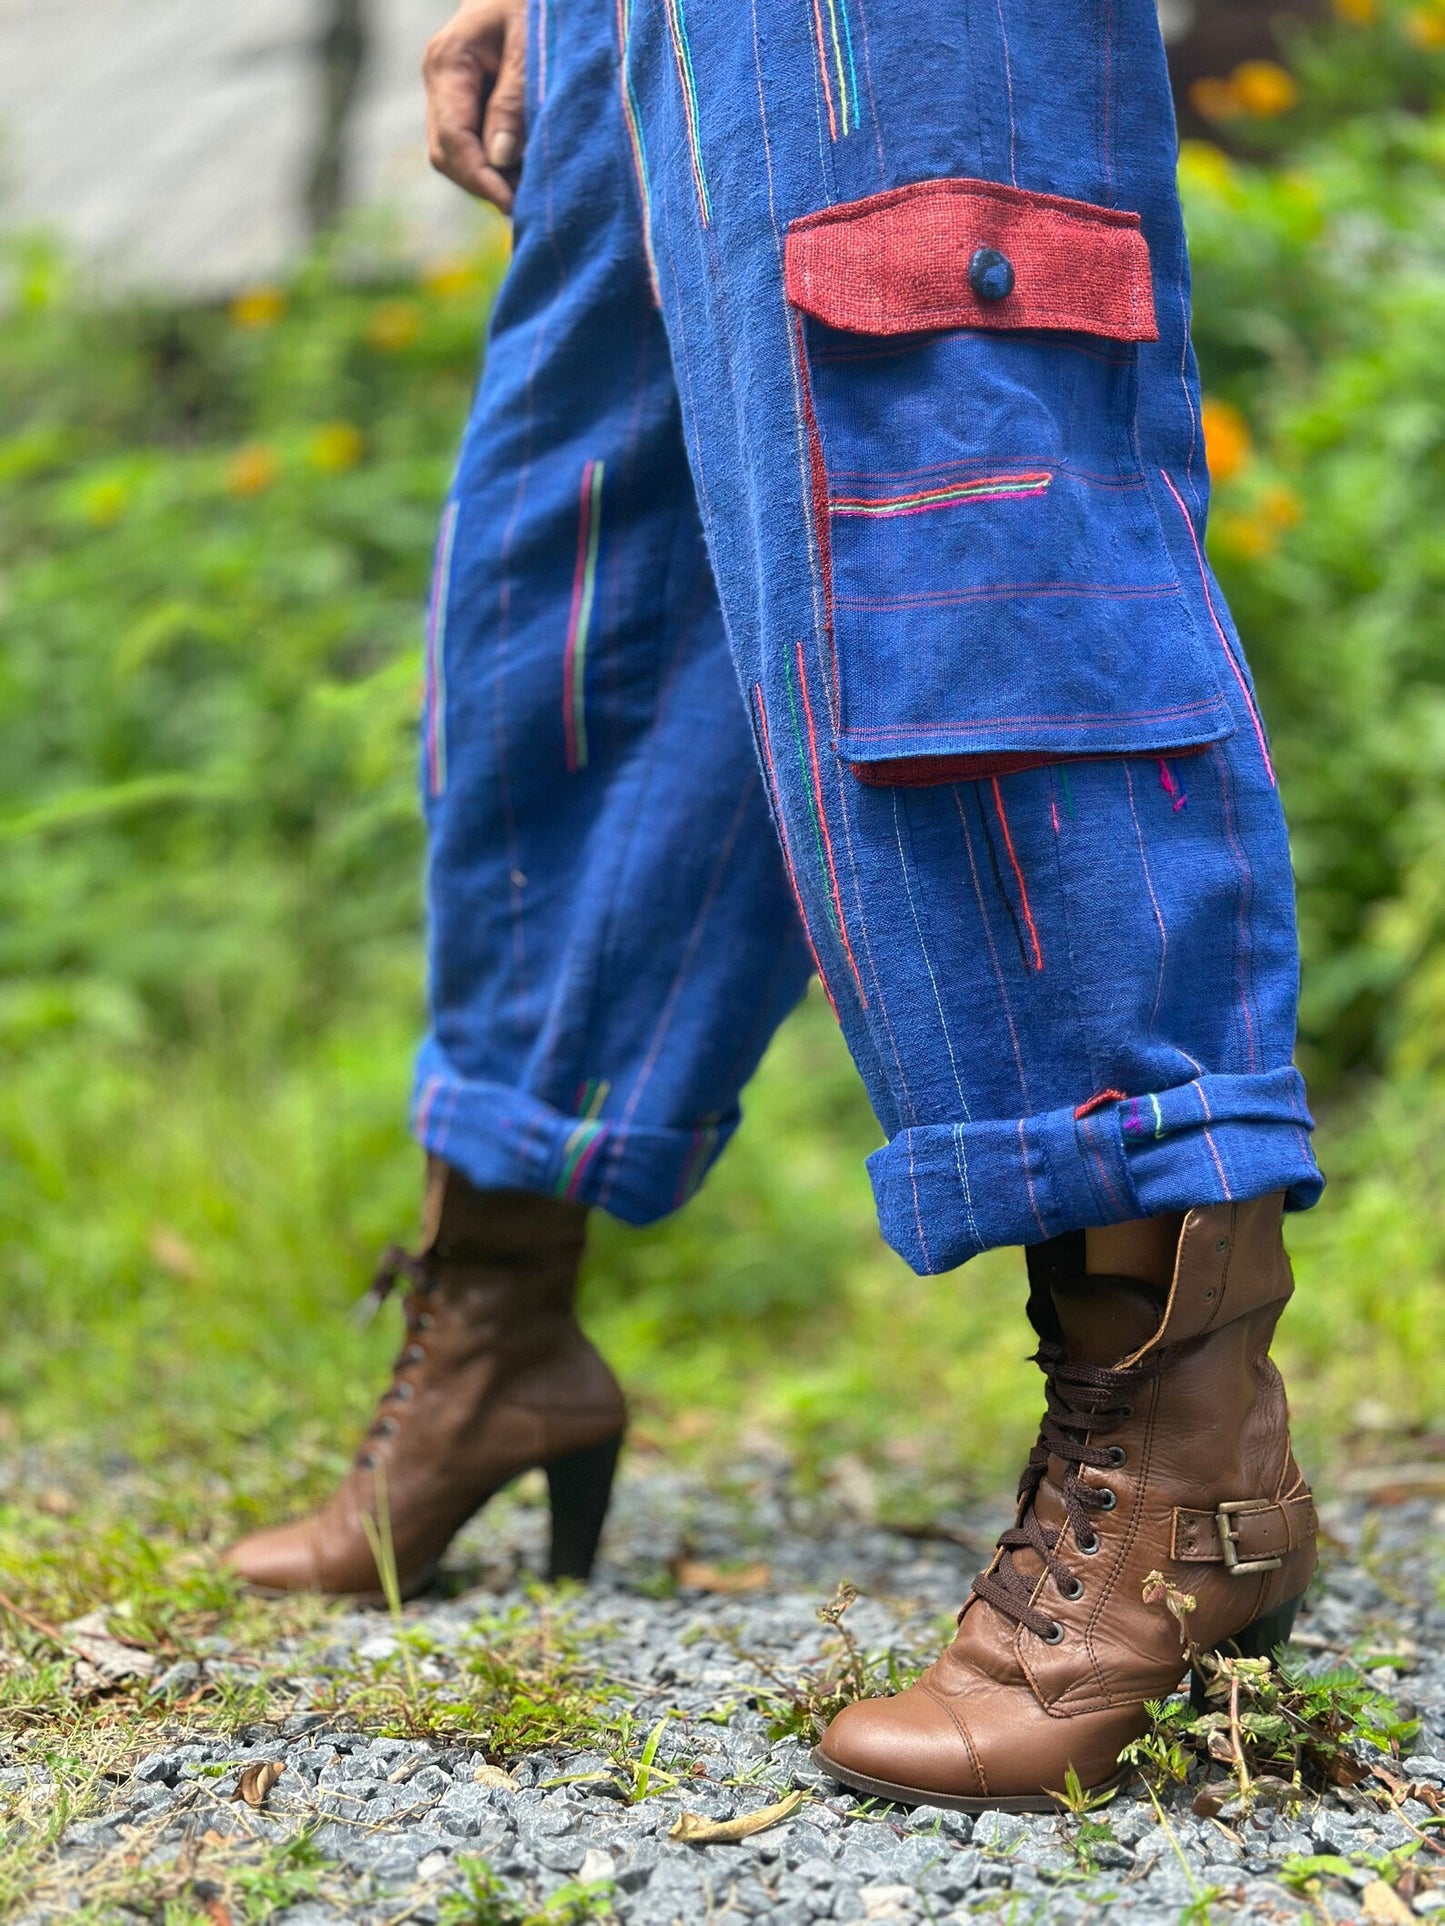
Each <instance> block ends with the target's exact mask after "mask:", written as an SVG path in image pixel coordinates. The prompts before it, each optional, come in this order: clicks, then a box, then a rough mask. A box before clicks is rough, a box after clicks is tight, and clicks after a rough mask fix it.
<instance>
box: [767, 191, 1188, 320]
mask: <svg viewBox="0 0 1445 1926" xmlns="http://www.w3.org/2000/svg"><path fill="white" fill-rule="evenodd" d="M981 247H991V248H997V249H998V250H999V252H1000V253H1002V254H1006V255H1007V256H1008V258H1009V260H1010V261H1011V262H1012V263H1013V269H1014V276H1015V282H1014V289H1013V292H1012V293H1011V294H1007V295H1005V296H1004V297H1003V299H1002V300H1000V301H982V300H980V299H979V297H978V296H977V295H976V294H975V293H974V291H973V289H972V288H971V287H970V285H969V280H968V266H969V262H970V261H971V260H972V259H973V256H974V253H975V252H976V250H977V249H979V248H981ZM783 272H784V283H785V286H786V289H787V295H788V299H789V301H791V302H792V304H793V306H794V307H797V308H801V309H802V310H803V311H804V313H806V314H811V315H813V316H814V317H815V318H816V319H817V320H819V321H824V322H826V323H827V325H828V326H829V327H830V328H842V329H845V330H847V331H848V332H850V333H853V334H876V335H887V334H916V333H920V332H925V331H927V330H928V329H931V328H1066V329H1069V330H1070V331H1073V332H1077V333H1081V334H1095V335H1103V336H1106V337H1108V338H1109V339H1111V340H1114V341H1157V340H1158V338H1159V330H1158V327H1157V326H1156V324H1155V320H1154V289H1153V283H1152V279H1151V276H1150V272H1149V244H1148V242H1147V241H1146V240H1145V239H1144V235H1143V231H1142V229H1141V227H1140V224H1139V216H1138V215H1137V214H1131V213H1128V212H1126V211H1124V210H1122V209H1119V208H1113V207H1093V206H1091V205H1090V204H1089V203H1088V202H1087V201H1069V200H1063V199H1061V198H1060V197H1059V196H1058V195H1056V194H1030V193H1027V192H1025V191H1024V190H1023V189H1021V188H1017V187H1001V186H999V185H998V184H997V183H996V182H994V181H971V180H934V181H916V182H914V183H913V185H912V186H910V187H895V188H893V189H891V190H890V191H889V192H888V193H886V194H872V195H870V196H869V197H868V198H867V199H866V200H861V201H848V202H845V203H844V204H843V205H842V206H840V207H829V208H824V209H823V210H822V212H821V213H818V214H807V215H804V217H803V218H802V219H801V220H797V221H794V222H793V223H792V224H791V226H790V227H789V228H788V238H787V243H786V248H785V253H784V263H783Z"/></svg>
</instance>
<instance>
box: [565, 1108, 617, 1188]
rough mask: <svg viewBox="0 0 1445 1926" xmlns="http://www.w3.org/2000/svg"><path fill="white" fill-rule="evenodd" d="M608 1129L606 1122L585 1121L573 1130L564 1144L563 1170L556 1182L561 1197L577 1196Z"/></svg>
mask: <svg viewBox="0 0 1445 1926" xmlns="http://www.w3.org/2000/svg"><path fill="white" fill-rule="evenodd" d="M607 1131H608V1126H607V1125H606V1124H604V1123H590V1122H584V1123H579V1124H578V1125H577V1127H576V1128H575V1129H574V1130H573V1131H572V1132H571V1134H570V1135H569V1137H568V1138H567V1141H566V1143H565V1144H564V1145H563V1146H562V1170H561V1174H560V1175H559V1177H558V1179H557V1183H556V1191H557V1195H558V1196H559V1197H574V1198H575V1197H576V1195H577V1193H578V1191H579V1190H580V1189H581V1188H582V1180H583V1178H584V1177H585V1176H586V1175H587V1171H588V1169H589V1168H590V1166H591V1164H592V1161H593V1159H594V1158H595V1157H596V1155H597V1152H598V1151H599V1150H600V1149H601V1147H602V1140H603V1138H604V1137H606V1135H607Z"/></svg>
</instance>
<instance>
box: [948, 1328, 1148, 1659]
mask: <svg viewBox="0 0 1445 1926" xmlns="http://www.w3.org/2000/svg"><path fill="white" fill-rule="evenodd" d="M1036 1362H1037V1363H1038V1364H1040V1365H1041V1366H1042V1367H1043V1369H1044V1372H1045V1374H1046V1377H1045V1384H1044V1397H1045V1406H1046V1408H1045V1412H1044V1419H1043V1423H1042V1424H1041V1425H1040V1427H1039V1435H1038V1441H1037V1443H1036V1444H1035V1445H1034V1448H1033V1450H1032V1451H1031V1452H1030V1453H1029V1456H1028V1462H1027V1464H1026V1465H1025V1466H1024V1470H1023V1476H1022V1477H1021V1478H1020V1479H1019V1488H1018V1499H1019V1517H1018V1522H1017V1523H1016V1524H1015V1525H1012V1526H1010V1528H1009V1529H1008V1530H1007V1531H1006V1532H1004V1533H1003V1534H1002V1536H1001V1537H1000V1538H999V1541H998V1549H999V1554H1000V1555H999V1556H998V1557H997V1558H996V1559H995V1561H994V1564H993V1566H992V1567H991V1569H990V1570H988V1571H986V1572H980V1573H979V1575H978V1577H977V1578H975V1579H974V1581H973V1591H974V1593H975V1595H976V1596H977V1597H979V1598H982V1599H984V1600H986V1602H987V1603H988V1604H990V1605H992V1606H993V1607H994V1609H995V1610H996V1611H999V1612H1002V1613H1003V1614H1004V1616H1005V1617H1007V1618H1011V1619H1014V1620H1015V1621H1016V1622H1017V1623H1018V1624H1020V1625H1023V1626H1026V1627H1027V1628H1028V1630H1029V1631H1031V1632H1032V1633H1034V1634H1035V1636H1036V1637H1038V1638H1041V1639H1043V1640H1044V1641H1045V1642H1046V1643H1047V1644H1050V1645H1057V1644H1058V1642H1059V1641H1060V1639H1062V1638H1063V1636H1064V1631H1063V1627H1062V1626H1061V1625H1060V1624H1059V1622H1058V1621H1057V1619H1054V1618H1051V1617H1050V1616H1049V1615H1048V1613H1047V1612H1045V1611H1043V1610H1041V1609H1040V1608H1039V1606H1038V1604H1037V1603H1036V1602H1035V1594H1036V1592H1037V1591H1038V1589H1039V1578H1038V1575H1037V1574H1036V1573H1033V1572H1028V1571H1021V1570H1020V1569H1019V1567H1018V1566H1017V1565H1016V1564H1015V1563H1014V1559H1013V1554H1014V1553H1015V1552H1022V1551H1030V1552H1033V1553H1034V1554H1035V1555H1036V1556H1037V1557H1038V1559H1039V1560H1040V1562H1041V1563H1042V1565H1043V1567H1044V1572H1045V1574H1046V1575H1047V1576H1048V1578H1049V1579H1051V1580H1052V1582H1053V1584H1054V1587H1055V1589H1056V1590H1057V1591H1058V1593H1059V1594H1060V1596H1061V1597H1064V1598H1069V1599H1073V1598H1077V1597H1078V1596H1079V1594H1080V1591H1081V1590H1082V1586H1081V1584H1080V1581H1079V1578H1078V1576H1077V1574H1076V1573H1074V1572H1073V1571H1071V1570H1070V1568H1069V1566H1068V1564H1067V1563H1066V1562H1065V1560H1064V1558H1063V1556H1062V1547H1063V1543H1064V1540H1065V1538H1066V1537H1067V1536H1069V1535H1072V1537H1073V1541H1074V1545H1075V1547H1076V1548H1077V1549H1078V1550H1079V1551H1080V1552H1082V1553H1084V1555H1085V1556H1090V1555H1092V1554H1093V1553H1094V1552H1096V1551H1097V1550H1098V1549H1099V1534H1098V1532H1097V1531H1096V1530H1095V1529H1094V1525H1093V1522H1092V1521H1093V1515H1094V1514H1096V1513H1099V1512H1106V1511H1112V1510H1113V1509H1114V1505H1115V1502H1116V1500H1115V1496H1114V1493H1113V1491H1112V1490H1111V1489H1110V1488H1109V1487H1108V1486H1107V1485H1086V1484H1084V1483H1082V1482H1081V1480H1080V1477H1079V1473H1080V1471H1081V1470H1082V1469H1083V1468H1084V1466H1086V1465H1087V1466H1088V1467H1089V1468H1090V1469H1091V1470H1097V1471H1104V1470H1108V1469H1111V1468H1114V1467H1117V1466H1119V1465H1121V1464H1122V1463H1123V1462H1124V1458H1123V1454H1122V1451H1121V1450H1120V1448H1119V1447H1117V1446H1113V1447H1111V1446H1109V1445H1101V1444H1096V1443H1095V1442H1094V1440H1095V1439H1096V1438H1097V1437H1098V1436H1099V1434H1100V1433H1101V1432H1102V1433H1105V1434H1107V1433H1108V1432H1110V1431H1112V1430H1115V1429H1116V1428H1117V1427H1118V1426H1119V1425H1121V1424H1123V1423H1125V1422H1126V1421H1127V1420H1128V1419H1129V1418H1130V1417H1132V1415H1133V1406H1132V1405H1131V1404H1129V1403H1128V1402H1127V1395H1126V1394H1127V1393H1129V1392H1130V1391H1133V1390H1134V1389H1135V1388H1136V1387H1137V1386H1138V1385H1140V1384H1141V1383H1142V1382H1143V1381H1144V1380H1145V1379H1146V1378H1148V1377H1150V1376H1152V1375H1153V1373H1154V1372H1155V1371H1156V1370H1157V1368H1158V1365H1157V1361H1152V1360H1151V1362H1150V1363H1148V1364H1146V1365H1141V1366H1137V1367H1136V1368H1134V1369H1133V1370H1129V1371H1115V1370H1109V1369H1107V1368H1106V1367H1103V1366H1100V1365H1094V1364H1080V1363H1075V1362H1071V1361H1070V1359H1069V1357H1068V1354H1067V1353H1066V1352H1065V1351H1064V1349H1063V1347H1062V1346H1061V1345H1052V1344H1045V1345H1042V1346H1040V1349H1039V1352H1038V1355H1037V1359H1036ZM1051 1458H1053V1459H1062V1461H1063V1463H1064V1464H1065V1466H1066V1467H1067V1471H1066V1473H1065V1476H1064V1479H1063V1481H1062V1483H1061V1485H1060V1486H1059V1495H1060V1498H1061V1499H1062V1502H1063V1507H1064V1513H1065V1520H1066V1522H1065V1524H1064V1525H1062V1526H1060V1527H1059V1528H1058V1529H1057V1530H1050V1529H1048V1528H1047V1527H1045V1526H1044V1525H1043V1524H1042V1523H1040V1520H1039V1516H1038V1512H1037V1510H1036V1508H1035V1507H1036V1501H1037V1498H1038V1493H1039V1487H1040V1486H1041V1485H1042V1484H1043V1482H1044V1479H1045V1478H1046V1477H1047V1476H1048V1470H1049V1461H1050V1459H1051ZM959 1616H960V1617H962V1614H961V1613H960V1615H959Z"/></svg>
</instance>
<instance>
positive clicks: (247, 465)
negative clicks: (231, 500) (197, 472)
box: [226, 441, 281, 495]
mask: <svg viewBox="0 0 1445 1926" xmlns="http://www.w3.org/2000/svg"><path fill="white" fill-rule="evenodd" d="M280 472H281V464H280V462H279V461H278V460H277V458H276V451H275V449H274V448H269V447H268V446H267V445H266V443H265V442H264V441H251V442H247V444H246V446H245V447H244V448H238V449H237V450H236V452H235V454H234V455H232V457H231V459H230V461H229V462H227V464H226V486H227V488H229V489H230V491H231V493H232V494H233V495H262V494H264V493H265V492H266V490H267V489H268V488H269V487H270V486H271V484H272V482H273V481H275V479H276V477H277V476H278V475H279V474H280Z"/></svg>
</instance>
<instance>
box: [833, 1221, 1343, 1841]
mask: <svg viewBox="0 0 1445 1926" xmlns="http://www.w3.org/2000/svg"><path fill="white" fill-rule="evenodd" d="M1281 1209H1282V1199H1281V1198H1280V1197H1279V1196H1278V1195H1276V1196H1273V1197H1266V1198H1261V1199H1259V1200H1258V1201H1257V1202H1254V1203H1247V1204H1220V1205H1215V1206H1212V1207H1210V1208H1208V1209H1204V1210H1193V1211H1190V1212H1189V1214H1188V1216H1187V1217H1186V1218H1185V1220H1184V1228H1183V1232H1182V1234H1181V1237H1180V1242H1179V1252H1178V1257H1177V1259H1176V1264H1175V1271H1174V1279H1173V1284H1172V1286H1171V1288H1170V1290H1169V1292H1168V1295H1167V1297H1166V1296H1165V1293H1164V1292H1163V1291H1161V1290H1158V1289H1156V1288H1154V1287H1153V1286H1151V1285H1148V1284H1143V1283H1139V1282H1136V1281H1133V1280H1131V1279H1128V1278H1100V1277H1086V1276H1085V1275H1083V1251H1082V1244H1083V1240H1082V1237H1081V1236H1080V1237H1077V1238H1073V1239H1070V1238H1059V1239H1056V1240H1055V1241H1054V1243H1053V1244H1051V1245H1044V1246H1041V1247H1040V1248H1039V1249H1038V1250H1037V1251H1036V1252H1031V1253H1030V1260H1031V1262H1030V1270H1031V1277H1032V1282H1033V1285H1034V1293H1033V1300H1032V1302H1031V1307H1030V1309H1031V1315H1033V1316H1034V1317H1035V1322H1036V1323H1037V1324H1038V1326H1039V1327H1040V1334H1041V1336H1042V1338H1043V1342H1042V1344H1041V1345H1040V1349H1039V1362H1040V1364H1041V1365H1042V1366H1043V1369H1044V1371H1045V1372H1046V1374H1047V1379H1048V1383H1047V1393H1046V1394H1047V1404H1048V1408H1047V1413H1046V1415H1045V1417H1044V1421H1043V1425H1042V1428H1041V1430H1040V1432H1039V1440H1038V1443H1037V1444H1036V1445H1035V1447H1034V1449H1033V1451H1032V1453H1031V1454H1030V1457H1029V1461H1028V1465H1027V1467H1026V1469H1025V1471H1024V1475H1023V1479H1022V1481H1021V1483H1020V1486H1019V1508H1018V1513H1017V1517H1016V1521H1015V1523H1014V1525H1013V1526H1012V1528H1011V1529H1010V1530H1008V1531H1006V1532H1005V1533H1004V1534H1003V1536H1002V1538H1000V1540H999V1548H998V1551H997V1552H996V1553H995V1555H994V1560H993V1563H992V1564H991V1565H990V1566H989V1568H988V1570H987V1571H986V1572H983V1573H981V1574H980V1576H979V1577H978V1578H976V1579H975V1580H974V1582H973V1596H972V1597H971V1598H970V1599H969V1601H968V1603H967V1604H966V1605H965V1606H964V1608H963V1610H962V1611H961V1612H960V1614H959V1629H958V1636H957V1637H956V1638H955V1639H954V1641H953V1643H952V1645H950V1646H949V1648H948V1650H947V1651H946V1652H945V1653H944V1654H943V1656H942V1658H940V1659H939V1660H938V1661H937V1662H936V1663H935V1664H934V1665H932V1666H930V1667H929V1669H928V1670H927V1671H926V1672H925V1673H924V1674H923V1676H922V1678H920V1679H919V1680H918V1682H917V1683H916V1684H915V1685H912V1686H910V1687H909V1688H908V1690H907V1691H905V1692H901V1693H899V1694H897V1695H896V1696H895V1697H892V1698H886V1699H870V1700H862V1701H860V1702H858V1703H857V1704H855V1705H850V1706H847V1707H846V1708H845V1709H844V1710H843V1711H842V1712H841V1713H840V1714H839V1716H838V1717H837V1718H836V1719H834V1721H833V1722H832V1724H831V1725H830V1726H829V1727H828V1729H827V1731H826V1732H825V1733H824V1735H823V1739H822V1743H821V1744H820V1745H819V1747H818V1749H817V1751H816V1753H815V1755H814V1756H815V1758H816V1760H817V1763H818V1764H819V1765H820V1766H821V1767H822V1768H823V1769H824V1771H826V1772H828V1773H829V1774H830V1775H831V1776H832V1777H833V1778H835V1779H839V1780H841V1781H842V1782H843V1783H844V1784H845V1785H849V1786H853V1787H855V1788H856V1789H857V1790H858V1791H860V1792H865V1793H870V1794H872V1795H874V1796H876V1797H880V1798H884V1799H894V1800H898V1801H900V1802H901V1803H903V1804H913V1805H935V1806H952V1807H955V1808H958V1809H960V1810H962V1811H965V1812H973V1811H981V1810H984V1809H986V1808H988V1807H990V1806H996V1807H1002V1808H1004V1809H1005V1810H1008V1811H1014V1812H1038V1811H1049V1810H1051V1809H1053V1806H1054V1804H1055V1802H1054V1801H1053V1800H1052V1799H1050V1797H1049V1796H1048V1795H1049V1794H1050V1793H1054V1792H1060V1791H1062V1789H1063V1786H1064V1779H1065V1774H1066V1772H1067V1770H1068V1768H1069V1767H1070V1766H1073V1768H1074V1769H1075V1771H1076V1772H1077V1773H1078V1775H1079V1779H1080V1781H1081V1782H1082V1784H1083V1785H1084V1786H1085V1787H1095V1786H1099V1785H1101V1784H1103V1783H1105V1782H1106V1781H1108V1780H1109V1779H1110V1778H1112V1777H1113V1776H1114V1774H1115V1769H1116V1765H1117V1761H1118V1757H1119V1753H1120V1751H1121V1749H1122V1748H1123V1747H1124V1746H1125V1745H1127V1744H1128V1743H1129V1742H1130V1740H1132V1739H1135V1738H1138V1737H1139V1735H1140V1734H1141V1733H1142V1732H1143V1731H1144V1730H1145V1726H1146V1717H1145V1713H1144V1701H1145V1700H1146V1699H1162V1698H1166V1697H1167V1696H1168V1695H1169V1694H1170V1693H1171V1692H1172V1691H1173V1690H1174V1689H1175V1687H1176V1686H1177V1685H1178V1684H1179V1681H1180V1679H1181V1677H1182V1676H1183V1674H1184V1672H1185V1670H1186V1669H1187V1665H1188V1659H1187V1656H1186V1654H1185V1652H1184V1650H1183V1649H1182V1642H1181V1637H1180V1629H1179V1626H1178V1624H1177V1623H1176V1621H1175V1620H1174V1619H1173V1618H1172V1617H1171V1616H1170V1615H1169V1613H1168V1612H1167V1611H1166V1610H1164V1609H1163V1607H1162V1606H1160V1605H1158V1604H1146V1603H1145V1602H1144V1598H1143V1590H1144V1584H1145V1580H1146V1578H1147V1576H1148V1574H1149V1573H1150V1572H1153V1571H1158V1572H1161V1573H1162V1574H1163V1575H1164V1576H1165V1577H1166V1578H1167V1579H1169V1580H1170V1581H1172V1583H1173V1584H1174V1585H1175V1586H1177V1587H1178V1588H1179V1589H1180V1590H1181V1591H1183V1592H1187V1593H1190V1594H1192V1595H1193V1596H1194V1598H1195V1600H1196V1608H1195V1610H1194V1612H1193V1614H1192V1615H1191V1618H1190V1626H1189V1629H1190V1633H1191V1636H1192V1638H1193V1640H1194V1643H1195V1645H1196V1646H1197V1647H1198V1648H1199V1649H1200V1650H1201V1651H1208V1650H1210V1649H1221V1648H1225V1647H1232V1648H1233V1649H1237V1650H1238V1651H1240V1652H1242V1653H1245V1654H1248V1655H1251V1656H1263V1655H1265V1654H1267V1653H1268V1652H1270V1651H1271V1650H1272V1649H1273V1648H1274V1647H1275V1646H1276V1645H1278V1644H1281V1643H1283V1641H1284V1640H1285V1639H1286V1638H1287V1637H1288V1636H1289V1629H1290V1626H1291V1624H1292V1623H1293V1620H1294V1614H1295V1612H1296V1610H1297V1609H1298V1606H1299V1602H1300V1598H1301V1595H1302V1594H1303V1592H1304V1589H1305V1586H1306V1585H1307V1584H1308V1582H1309V1579H1310V1574H1311V1573H1312V1572H1313V1570H1314V1565H1315V1511H1314V1503H1313V1500H1312V1499H1311V1497H1310V1492H1309V1488H1308V1486H1307V1485H1306V1484H1305V1482H1304V1479H1303V1478H1302V1477H1301V1475H1300V1471H1299V1468H1298V1466H1297V1465H1296V1464H1295V1461H1294V1457H1293V1454H1292V1453H1291V1450H1290V1442H1289V1418H1288V1413H1287V1410H1286V1407H1285V1396H1284V1386H1283V1384H1282V1383H1281V1381H1280V1376H1279V1372H1278V1371H1277V1370H1276V1369H1275V1367H1274V1365H1273V1364H1271V1362H1270V1360H1269V1355H1268V1353H1269V1344H1270V1339H1271V1337H1272V1335H1273V1332H1274V1327H1275V1324H1276V1322H1277V1321H1278V1318H1279V1314H1280V1311H1281V1310H1282V1309H1283V1307H1284V1304H1285V1301H1286V1299H1287V1298H1288V1297H1289V1295H1290V1292H1291V1291H1292V1289H1293V1288H1294V1286H1293V1279H1292V1277H1291V1274H1290V1267H1289V1259H1288V1257H1287V1256H1286V1254H1285V1249H1284V1243H1283V1240H1282V1238H1281V1236H1280V1218H1281Z"/></svg>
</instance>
